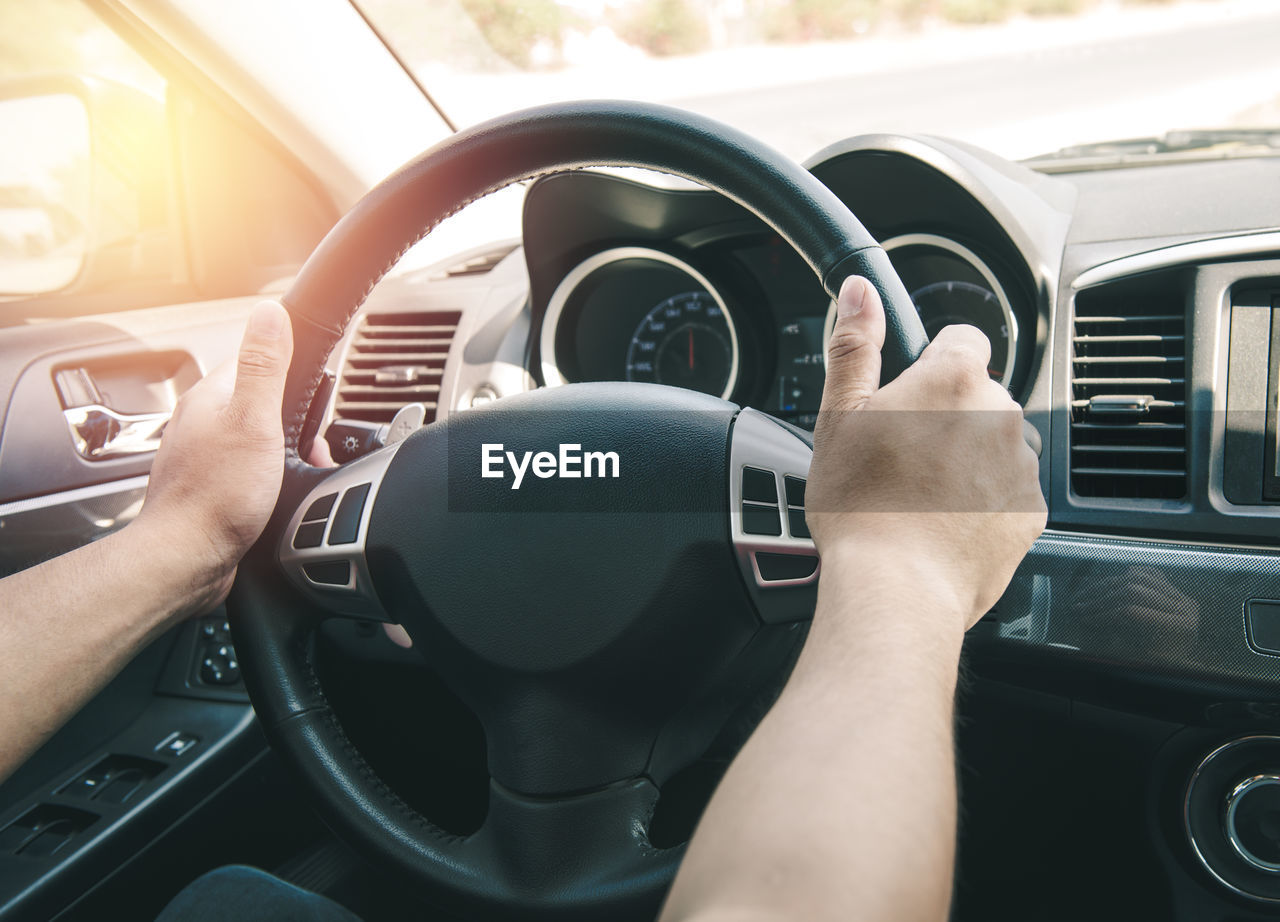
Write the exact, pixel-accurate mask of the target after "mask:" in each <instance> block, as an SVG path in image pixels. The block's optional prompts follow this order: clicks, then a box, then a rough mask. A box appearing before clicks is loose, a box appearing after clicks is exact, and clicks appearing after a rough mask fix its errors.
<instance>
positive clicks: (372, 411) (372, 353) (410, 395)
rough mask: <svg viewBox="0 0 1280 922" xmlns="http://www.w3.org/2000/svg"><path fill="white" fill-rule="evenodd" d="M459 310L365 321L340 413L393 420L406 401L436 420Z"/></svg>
mask: <svg viewBox="0 0 1280 922" xmlns="http://www.w3.org/2000/svg"><path fill="white" fill-rule="evenodd" d="M461 316H462V315H461V314H460V313H459V312H458V311H424V312H415V313H407V312H406V313H378V312H370V313H367V314H365V315H364V317H363V318H362V319H361V320H360V326H359V327H357V328H356V332H355V337H354V339H353V340H352V342H351V348H350V349H349V350H348V351H347V361H346V364H345V365H343V367H342V377H341V379H340V380H339V382H338V401H337V405H336V407H335V408H334V415H335V416H336V417H337V418H339V419H359V420H364V421H365V422H370V423H388V422H390V421H391V418H392V417H393V416H395V413H396V411H397V410H399V409H400V408H401V407H402V406H404V405H405V404H406V403H421V404H423V405H424V406H425V407H426V409H427V418H426V421H427V422H431V421H432V420H433V419H435V418H436V403H437V401H438V400H439V397H440V379H441V378H442V377H443V375H444V362H445V358H446V357H448V355H449V344H450V343H451V342H452V341H453V334H454V332H455V331H456V330H457V329H458V320H459V318H460V317H461Z"/></svg>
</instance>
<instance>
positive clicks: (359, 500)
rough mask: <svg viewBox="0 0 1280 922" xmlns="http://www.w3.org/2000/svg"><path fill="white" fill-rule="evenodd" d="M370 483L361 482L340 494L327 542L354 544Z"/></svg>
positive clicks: (332, 543) (331, 543)
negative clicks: (340, 497)
mask: <svg viewBox="0 0 1280 922" xmlns="http://www.w3.org/2000/svg"><path fill="white" fill-rule="evenodd" d="M370 486H371V484H367V483H362V484H359V485H357V486H354V487H351V488H350V489H349V490H347V492H346V493H344V494H342V501H341V502H340V503H338V511H337V512H335V513H334V514H333V525H332V526H331V527H330V529H329V544H330V545H331V546H332V545H334V544H355V541H356V537H357V536H358V535H359V534H360V516H361V515H363V514H364V501H365V499H366V498H367V497H368V496H369V487H370Z"/></svg>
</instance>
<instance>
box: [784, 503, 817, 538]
mask: <svg viewBox="0 0 1280 922" xmlns="http://www.w3.org/2000/svg"><path fill="white" fill-rule="evenodd" d="M787 531H789V532H791V537H793V538H812V537H813V535H811V534H809V523H808V522H806V521H805V518H804V510H803V509H788V510H787Z"/></svg>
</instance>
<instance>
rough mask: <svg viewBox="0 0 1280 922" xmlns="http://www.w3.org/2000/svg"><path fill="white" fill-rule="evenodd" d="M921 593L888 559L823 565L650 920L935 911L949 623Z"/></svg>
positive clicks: (946, 790)
mask: <svg viewBox="0 0 1280 922" xmlns="http://www.w3.org/2000/svg"><path fill="white" fill-rule="evenodd" d="M873 553H874V552H873ZM929 585H931V581H930V580H929V579H928V577H927V576H926V575H925V574H923V573H921V572H919V570H915V571H913V564H912V563H911V562H910V561H904V560H902V559H898V558H894V559H887V558H881V560H880V561H879V563H878V564H877V562H876V561H875V559H874V557H872V556H871V554H868V555H866V556H861V557H853V558H851V559H848V560H847V562H846V563H843V564H836V563H835V562H834V561H830V562H827V563H824V567H823V579H822V586H821V589H820V593H819V601H818V609H817V612H816V614H815V617H814V623H813V627H812V630H811V632H810V636H809V640H808V642H807V643H806V646H805V650H804V653H803V654H802V656H801V658H800V661H799V662H798V663H797V665H796V669H795V672H794V673H793V675H792V677H791V679H790V680H789V682H788V683H787V687H786V689H785V690H784V691H783V693H782V695H781V697H780V698H779V700H778V702H777V703H776V704H775V705H774V707H773V709H772V710H771V711H770V713H769V715H768V716H767V717H766V718H765V720H764V721H763V722H761V724H760V726H759V727H758V728H757V730H756V732H755V733H754V734H753V736H752V738H751V740H750V741H749V742H748V743H747V745H746V746H745V747H744V748H743V750H742V752H741V753H740V754H739V755H738V757H737V758H736V759H735V760H734V762H733V765H732V767H731V768H730V770H729V772H728V773H727V774H726V776H725V778H724V780H723V782H722V783H721V785H720V787H719V789H718V790H717V791H716V794H715V796H714V797H713V798H712V801H711V803H710V804H709V806H708V808H707V811H706V813H705V815H704V817H703V819H702V822H701V824H700V826H699V828H698V831H697V834H696V835H695V836H694V839H693V842H692V843H691V845H690V849H689V853H688V856H687V857H686V859H685V862H684V866H683V868H682V869H681V871H680V875H679V876H678V878H677V880H676V883H675V886H674V888H673V890H672V893H671V896H670V898H669V900H668V903H667V906H666V909H665V911H664V913H663V916H662V919H663V922H677V920H687V919H698V920H706V922H711V920H747V919H760V920H764V919H778V920H781V919H788V920H791V919H794V920H801V919H803V920H806V922H809V920H815V922H816V920H825V919H831V920H840V922H847V920H850V919H857V920H860V922H863V920H865V922H870V920H880V919H884V920H894V922H901V920H915V919H920V920H942V919H944V918H945V917H946V913H947V907H948V904H949V901H950V896H951V883H952V866H953V860H954V830H955V815H956V794H955V770H954V756H953V750H952V700H953V697H954V691H955V679H956V665H957V661H958V658H959V648H960V643H961V640H962V636H963V615H962V614H961V613H959V612H955V611H940V610H939V609H947V608H951V607H954V606H955V602H954V600H951V599H948V598H946V597H945V596H942V595H930V594H929V592H928V589H927V587H928V586H929ZM948 626H953V627H948Z"/></svg>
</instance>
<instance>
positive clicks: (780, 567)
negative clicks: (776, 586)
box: [756, 551, 818, 583]
mask: <svg viewBox="0 0 1280 922" xmlns="http://www.w3.org/2000/svg"><path fill="white" fill-rule="evenodd" d="M756 569H757V571H758V572H759V573H760V578H761V579H762V580H764V581H765V582H766V583H777V582H784V581H787V580H793V579H808V578H809V577H810V576H813V574H814V573H816V572H817V570H818V558H817V557H816V556H811V555H808V554H770V553H767V552H764V551H761V552H760V553H758V554H756Z"/></svg>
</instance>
